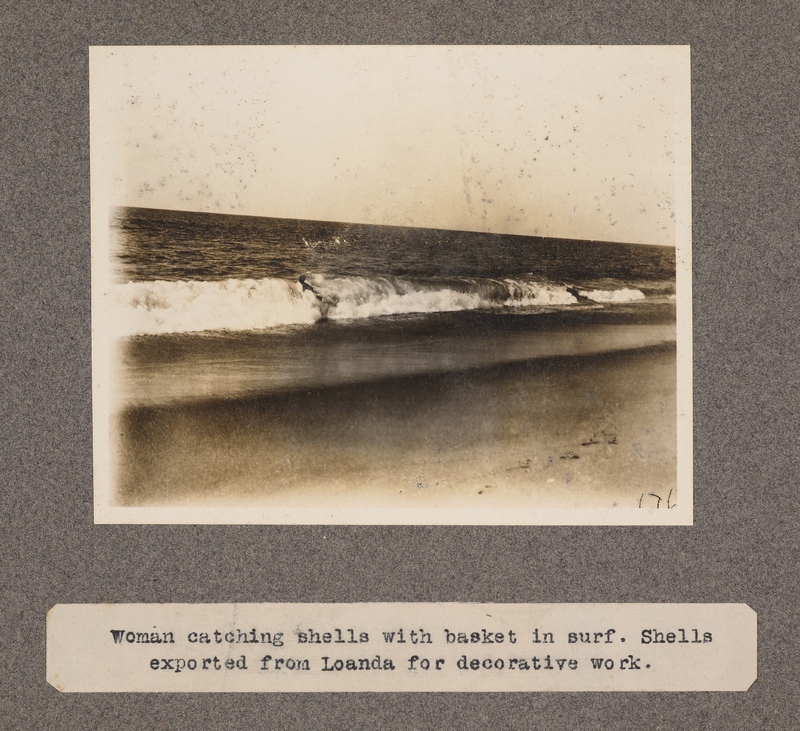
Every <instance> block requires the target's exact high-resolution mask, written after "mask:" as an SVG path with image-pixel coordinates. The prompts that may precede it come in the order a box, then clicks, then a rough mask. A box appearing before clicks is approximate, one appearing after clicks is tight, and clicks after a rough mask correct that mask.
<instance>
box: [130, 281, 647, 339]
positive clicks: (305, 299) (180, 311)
mask: <svg viewBox="0 0 800 731" xmlns="http://www.w3.org/2000/svg"><path fill="white" fill-rule="evenodd" d="M569 289H570V290H571V291H568V288H567V286H566V285H565V284H563V283H560V282H550V281H539V280H526V279H448V280H444V279H429V280H411V279H403V278H399V277H353V276H348V277H346V276H330V275H322V274H309V275H306V276H305V277H303V278H301V281H292V280H287V279H275V278H266V279H243V280H240V279H228V280H224V281H210V282H209V281H187V282H167V281H146V282H128V283H127V284H122V285H118V286H117V288H116V289H115V291H114V299H115V300H116V306H117V308H118V310H119V311H120V312H119V314H120V317H119V318H117V321H118V323H119V325H120V326H119V327H118V329H117V332H118V333H119V334H120V335H145V334H158V333H181V332H197V331H206V330H230V331H241V330H262V329H267V328H272V327H277V326H280V325H300V324H311V323H314V322H316V321H318V320H320V319H326V318H327V319H331V320H346V319H364V318H370V317H380V316H385V315H400V314H411V313H433V312H455V311H459V310H479V309H500V308H535V307H543V308H553V307H564V306H569V305H575V304H578V303H579V302H580V301H581V300H580V298H584V297H585V298H586V299H588V300H591V301H593V302H597V303H618V302H633V301H636V300H640V299H644V297H645V295H644V294H642V292H641V291H639V290H638V289H629V288H620V289H610V290H599V289H594V290H581V289H578V290H575V289H573V288H569ZM573 292H577V294H578V295H580V297H576V296H575V295H574V294H573Z"/></svg>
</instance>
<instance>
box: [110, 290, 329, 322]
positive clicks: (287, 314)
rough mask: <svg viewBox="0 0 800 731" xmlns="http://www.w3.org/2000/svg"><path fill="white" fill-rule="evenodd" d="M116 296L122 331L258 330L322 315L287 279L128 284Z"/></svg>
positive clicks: (309, 299) (116, 292)
mask: <svg viewBox="0 0 800 731" xmlns="http://www.w3.org/2000/svg"><path fill="white" fill-rule="evenodd" d="M114 294H115V299H116V302H117V306H118V307H119V308H120V310H121V314H122V316H121V317H120V318H118V322H119V324H120V327H119V328H117V332H119V334H121V335H144V334H155V333H181V332H194V331H202V330H259V329H263V328H269V327H275V326H276V325H288V324H299V323H312V322H315V321H316V320H318V319H319V318H320V317H321V314H320V311H319V309H318V308H317V307H316V300H314V298H313V297H310V296H308V293H306V295H305V296H303V294H301V289H300V285H299V284H296V283H294V282H290V281H287V280H284V279H258V280H257V279H244V280H241V279H227V280H225V281H221V282H164V281H155V282H129V283H127V284H123V285H119V286H118V287H117V289H116V290H115V292H114Z"/></svg>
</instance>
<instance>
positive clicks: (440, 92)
mask: <svg viewBox="0 0 800 731" xmlns="http://www.w3.org/2000/svg"><path fill="white" fill-rule="evenodd" d="M90 82H91V110H90V111H91V120H90V121H91V171H92V181H91V183H92V267H93V271H92V287H93V293H92V330H93V389H94V460H95V461H94V466H95V478H94V479H95V520H96V521H97V522H99V523H290V524H298V523H316V524H320V523H322V524H325V523H339V524H478V525H480V524H501V525H502V524H507V525H516V524H531V525H533V524H562V525H564V524H566V525H570V524H575V525H577V524H665V525H667V524H671V525H676V524H691V522H692V477H691V462H692V435H691V431H692V429H691V411H692V409H691V227H690V220H691V209H690V207H691V172H690V139H691V125H690V74H689V50H688V47H685V46H621V47H620V46H617V47H615V46H608V47H604V46H591V47H590V46H542V47H536V46H529V47H525V46H513V47H510V46H294V47H289V46H270V47H255V46H244V47H232V46H227V47H226V46H220V47H212V46H195V47H146V46H142V47H94V48H92V49H91V54H90Z"/></svg>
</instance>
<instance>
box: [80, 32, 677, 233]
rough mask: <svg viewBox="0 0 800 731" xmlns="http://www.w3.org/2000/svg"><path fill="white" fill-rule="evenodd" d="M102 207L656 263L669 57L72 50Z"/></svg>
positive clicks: (667, 156)
mask: <svg viewBox="0 0 800 731" xmlns="http://www.w3.org/2000/svg"><path fill="white" fill-rule="evenodd" d="M90 71H91V134H92V147H91V152H92V186H93V196H95V200H96V201H97V200H98V196H99V198H101V199H102V200H103V201H104V202H106V203H107V204H108V205H128V206H147V207H154V208H173V209H181V210H191V211H211V212H220V213H237V214H249V215H258V216H276V217H280V218H307V219H320V220H331V221H348V222H356V223H375V224H390V225H401V226H423V227H435V228H451V229H463V230H471V231H492V232H501V233H513V234H526V235H540V236H555V237H562V238H587V239H597V240H606V241H625V242H636V243H648V244H665V245H674V244H675V238H676V215H677V216H678V218H681V217H687V216H688V208H689V200H690V189H689V184H688V183H689V166H690V152H689V140H690V125H689V111H690V102H689V93H690V89H689V51H688V48H687V47H685V46H683V47H680V46H673V47H669V46H627V47H613V46H611V47H597V46H572V47H569V46H514V47H511V46H449V47H448V46H299V47H288V46H265V47H253V46H238V47H237V46H219V47H203V46H197V47H185V46H183V47H118V48H112V47H107V48H93V49H92V52H91V68H90Z"/></svg>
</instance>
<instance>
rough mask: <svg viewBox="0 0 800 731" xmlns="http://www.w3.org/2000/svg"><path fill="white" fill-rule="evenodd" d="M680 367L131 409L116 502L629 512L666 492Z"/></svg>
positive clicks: (493, 372) (645, 363)
mask: <svg viewBox="0 0 800 731" xmlns="http://www.w3.org/2000/svg"><path fill="white" fill-rule="evenodd" d="M675 357H676V347H675V344H674V343H668V344H663V345H656V346H648V347H645V348H638V349H629V350H623V351H614V352H610V353H601V354H592V355H580V356H559V357H552V358H543V359H538V360H528V361H523V362H514V363H503V364H497V365H492V366H487V367H476V368H465V369H461V370H456V371H449V372H447V373H435V374H425V375H410V376H402V377H396V378H391V379H385V380H382V381H370V382H362V383H355V384H352V383H351V384H343V385H336V386H330V387H324V388H311V389H303V390H301V391H296V392H292V393H277V394H273V395H269V396H253V397H245V398H237V399H216V400H208V401H201V402H192V403H183V404H178V405H170V406H163V407H158V406H144V407H131V408H128V409H126V410H123V411H122V412H121V413H120V414H119V416H118V419H117V424H116V425H115V426H116V427H117V428H115V429H114V432H115V433H116V434H119V435H120V438H119V440H118V442H117V444H116V445H115V446H116V450H115V451H117V454H118V462H117V465H118V474H119V475H120V477H121V478H122V479H121V480H120V483H121V484H120V486H119V487H120V489H119V492H118V497H119V502H118V504H120V505H125V506H148V505H149V506H156V505H157V506H166V505H183V506H199V505H206V506H220V507H221V506H247V505H253V506H255V505H257V506H259V507H266V508H269V507H271V506H274V507H276V508H278V507H281V508H282V507H286V506H303V505H309V504H314V505H319V506H324V505H326V504H329V505H331V506H334V505H335V506H336V507H342V506H352V508H353V509H354V510H357V509H358V507H359V506H367V505H368V506H386V507H392V508H403V507H414V508H420V507H425V508H430V509H431V510H434V511H436V510H446V509H448V508H453V507H465V506H470V505H473V506H482V505H484V504H485V505H486V508H487V509H491V508H492V507H504V508H506V507H515V506H519V507H525V508H531V507H533V508H536V507H542V508H544V507H614V506H615V505H619V506H625V507H635V504H633V503H635V502H636V501H637V500H638V499H639V496H640V495H641V493H642V492H643V491H646V492H652V491H656V492H658V493H659V494H660V493H661V492H664V498H666V496H667V494H668V492H669V490H670V489H674V486H675V472H676V461H677V447H676V397H675V389H676V373H675ZM571 455H572V456H571Z"/></svg>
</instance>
